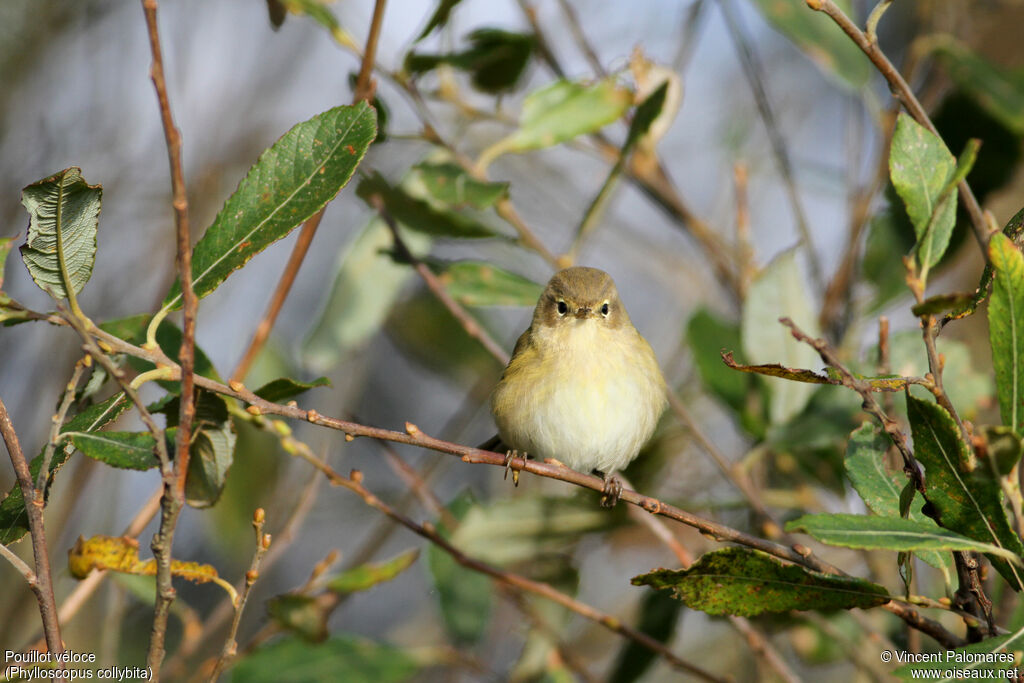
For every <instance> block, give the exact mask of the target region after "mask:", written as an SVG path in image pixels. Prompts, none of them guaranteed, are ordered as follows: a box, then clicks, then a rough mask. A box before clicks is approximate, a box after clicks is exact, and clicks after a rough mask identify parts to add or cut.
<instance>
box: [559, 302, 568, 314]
mask: <svg viewBox="0 0 1024 683" xmlns="http://www.w3.org/2000/svg"><path fill="white" fill-rule="evenodd" d="M556 308H557V309H558V315H565V314H566V313H567V312H568V310H569V307H568V306H566V305H565V302H564V301H559V302H558V305H557V306H556Z"/></svg>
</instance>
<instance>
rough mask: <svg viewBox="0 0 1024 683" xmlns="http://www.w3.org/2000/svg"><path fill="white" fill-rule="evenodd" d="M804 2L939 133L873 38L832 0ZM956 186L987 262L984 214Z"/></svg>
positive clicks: (971, 195)
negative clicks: (839, 32) (832, 25)
mask: <svg viewBox="0 0 1024 683" xmlns="http://www.w3.org/2000/svg"><path fill="white" fill-rule="evenodd" d="M807 6H808V7H810V8H811V9H813V10H817V11H819V12H824V13H825V14H827V15H828V16H829V17H831V18H832V21H834V22H836V24H838V25H839V28H841V29H843V32H844V33H846V35H848V36H849V37H850V39H851V40H853V42H854V43H856V44H857V47H859V48H860V49H861V51H862V52H864V54H866V55H867V56H868V59H870V60H871V63H872V64H874V65H875V67H876V68H877V69H878V70H879V71H880V72H881V74H882V76H884V77H885V80H886V81H888V82H889V89H890V90H891V91H892V94H893V95H894V96H895V97H896V98H897V99H898V100H899V101H900V102H901V103H902V104H903V106H904V107H905V108H906V110H907V111H908V112H909V113H910V115H911V116H913V117H914V120H915V121H917V122H918V123H920V124H921V125H922V126H924V127H925V128H927V129H928V130H930V131H931V132H932V133H934V134H935V135H936V136H939V131H938V130H936V128H935V124H933V123H932V120H931V119H930V118H928V113H927V112H925V110H924V107H922V106H921V103H920V102H919V101H918V99H917V97H916V96H915V95H914V91H913V90H911V89H910V86H909V85H908V84H907V82H906V80H904V78H903V76H901V75H900V72H899V71H897V70H896V67H894V66H893V65H892V62H890V61H889V58H888V57H886V56H885V53H884V52H882V50H881V48H879V47H878V43H877V42H876V41H874V40H871V38H870V37H869V36H868V35H867V34H866V33H864V32H863V31H861V30H860V28H859V27H858V26H857V25H856V24H854V23H853V21H851V20H850V18H849V17H848V16H846V14H845V13H844V12H843V10H841V9H840V8H839V6H838V5H836V4H835V2H833V0H807ZM876 21H877V19H876ZM939 137H941V136H939ZM958 187H959V188H960V196H961V198H962V199H963V202H964V208H965V209H967V213H968V214H969V215H970V217H971V227H972V228H973V229H974V238H975V239H976V240H977V241H978V246H979V247H981V251H982V254H983V256H984V258H985V262H986V263H988V249H987V248H986V246H987V245H988V234H989V228H988V224H987V223H986V221H985V215H984V213H983V212H982V210H981V206H979V205H978V200H977V199H976V198H975V196H974V192H972V191H971V186H970V185H968V184H967V181H966V180H961V181H960V184H959V185H958Z"/></svg>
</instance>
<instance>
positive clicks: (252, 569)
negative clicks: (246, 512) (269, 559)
mask: <svg viewBox="0 0 1024 683" xmlns="http://www.w3.org/2000/svg"><path fill="white" fill-rule="evenodd" d="M265 521H266V513H264V511H263V508H256V512H255V513H253V516H252V526H253V528H254V529H255V530H256V552H255V553H254V554H253V556H252V564H250V565H249V571H247V572H246V573H245V585H244V586H243V587H242V592H241V593H239V594H238V601H237V603H236V604H235V606H234V607H235V616H234V619H232V620H231V628H230V630H229V631H228V637H227V639H226V640H225V641H224V649H222V650H221V653H220V657H219V658H218V659H217V664H216V665H215V666H214V667H213V673H212V674H210V683H216V681H217V679H218V678H220V674H221V671H223V670H224V667H225V666H227V665H228V664H229V663H230V662H231V660H232V659H233V658H234V656H235V654H236V652H237V651H238V643H237V642H236V641H235V636H236V635H237V634H238V625H239V624H240V623H241V622H242V611H243V610H244V609H245V603H246V602H248V601H249V593H250V592H251V591H252V586H253V584H254V583H256V579H258V578H259V576H260V563H261V562H262V561H263V556H264V555H266V553H267V551H268V550H269V549H270V540H271V539H270V534H265V533H263V524H264V522H265Z"/></svg>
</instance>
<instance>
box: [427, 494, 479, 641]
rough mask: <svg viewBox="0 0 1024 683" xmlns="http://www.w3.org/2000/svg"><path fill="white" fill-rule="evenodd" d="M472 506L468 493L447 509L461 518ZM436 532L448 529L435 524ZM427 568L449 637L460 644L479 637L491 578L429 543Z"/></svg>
mask: <svg viewBox="0 0 1024 683" xmlns="http://www.w3.org/2000/svg"><path fill="white" fill-rule="evenodd" d="M472 505H473V497H472V495H471V494H469V493H468V492H467V493H462V494H459V496H458V497H457V498H455V500H453V501H452V502H451V503H450V504H449V506H448V510H449V511H450V512H451V513H452V515H453V516H454V517H455V518H456V519H458V520H461V519H462V518H463V517H464V516H465V514H466V513H467V512H468V511H469V509H470V507H472ZM437 530H438V533H440V534H441V535H442V536H443V537H445V538H449V537H450V535H451V530H449V529H448V528H446V527H445V526H444V525H443V524H438V526H437ZM426 564H427V569H428V570H429V571H430V578H431V581H432V582H433V584H434V588H435V589H436V590H437V597H438V600H439V602H440V605H441V616H442V618H443V621H444V626H445V629H446V630H447V631H448V634H449V636H450V637H451V638H452V640H454V641H455V642H456V643H457V644H459V645H470V644H472V643H475V642H477V641H478V640H480V638H481V637H483V635H484V631H485V630H486V629H487V624H488V623H489V622H490V620H491V611H492V609H493V607H494V587H493V586H492V584H491V580H490V579H489V578H488V577H487V576H485V575H483V574H481V573H479V572H474V571H471V570H469V569H466V568H465V567H463V566H461V565H460V564H459V563H458V562H456V561H455V560H454V559H453V558H452V556H451V555H449V554H448V553H446V552H445V551H443V550H441V549H440V548H438V547H437V546H436V545H434V544H433V543H431V544H430V545H428V546H427V563H426Z"/></svg>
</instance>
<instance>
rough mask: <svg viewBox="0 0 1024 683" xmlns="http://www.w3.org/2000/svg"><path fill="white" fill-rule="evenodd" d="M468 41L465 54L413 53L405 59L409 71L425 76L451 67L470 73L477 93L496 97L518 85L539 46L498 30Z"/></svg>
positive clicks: (521, 35)
mask: <svg viewBox="0 0 1024 683" xmlns="http://www.w3.org/2000/svg"><path fill="white" fill-rule="evenodd" d="M466 38H467V39H468V40H469V43H470V47H468V48H467V49H465V50H463V51H462V52H453V53H449V54H443V55H435V54H422V53H421V54H416V53H414V52H410V53H409V54H408V55H407V56H406V58H405V70H406V71H408V72H410V73H412V74H421V73H425V72H427V71H433V70H434V69H436V68H437V67H438V66H440V65H442V64H448V65H449V66H453V67H455V68H456V69H460V70H462V71H465V72H467V73H469V74H470V77H471V80H472V83H473V87H475V88H476V89H477V90H479V91H481V92H485V93H488V94H492V95H496V94H498V93H501V92H505V91H507V90H511V89H513V88H514V87H515V86H516V84H517V83H518V82H519V79H520V78H521V77H522V75H523V72H525V71H526V65H527V64H529V63H530V56H531V55H532V54H533V50H534V47H535V45H536V43H537V39H536V38H534V36H533V35H531V34H528V33H512V32H510V31H503V30H501V29H496V28H480V29H477V30H475V31H473V32H472V33H470V34H469V35H468V36H466Z"/></svg>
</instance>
